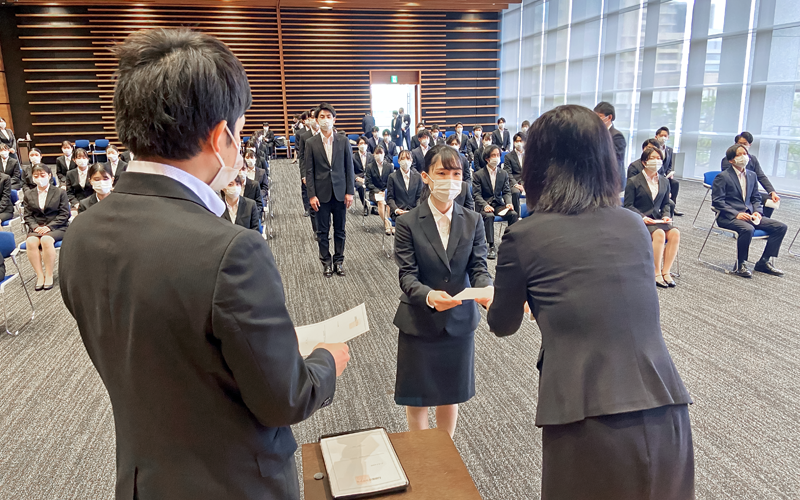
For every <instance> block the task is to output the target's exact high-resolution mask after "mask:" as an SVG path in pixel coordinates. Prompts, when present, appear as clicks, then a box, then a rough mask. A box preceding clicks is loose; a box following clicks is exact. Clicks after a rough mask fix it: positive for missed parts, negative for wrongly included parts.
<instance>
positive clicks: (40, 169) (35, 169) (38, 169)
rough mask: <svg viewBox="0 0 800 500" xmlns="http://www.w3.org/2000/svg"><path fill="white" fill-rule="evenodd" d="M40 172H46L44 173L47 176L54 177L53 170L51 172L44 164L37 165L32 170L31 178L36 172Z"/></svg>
mask: <svg viewBox="0 0 800 500" xmlns="http://www.w3.org/2000/svg"><path fill="white" fill-rule="evenodd" d="M31 151H32V150H31ZM39 171H41V172H44V173H46V174H47V175H49V176H51V177H52V176H53V172H52V170H50V167H48V166H47V165H45V164H44V163H37V164H36V165H34V166H33V168H32V169H31V177H33V174H35V173H36V172H39Z"/></svg>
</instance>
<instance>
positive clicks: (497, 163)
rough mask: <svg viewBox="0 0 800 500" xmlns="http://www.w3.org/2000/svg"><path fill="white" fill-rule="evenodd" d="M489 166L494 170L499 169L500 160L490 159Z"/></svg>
mask: <svg viewBox="0 0 800 500" xmlns="http://www.w3.org/2000/svg"><path fill="white" fill-rule="evenodd" d="M488 165H489V166H490V167H492V168H497V166H498V165H500V158H489V162H488Z"/></svg>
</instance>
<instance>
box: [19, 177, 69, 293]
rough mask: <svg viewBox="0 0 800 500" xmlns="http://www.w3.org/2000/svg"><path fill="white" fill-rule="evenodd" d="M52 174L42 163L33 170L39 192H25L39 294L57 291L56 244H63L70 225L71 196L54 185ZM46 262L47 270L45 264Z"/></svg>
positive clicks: (30, 257)
mask: <svg viewBox="0 0 800 500" xmlns="http://www.w3.org/2000/svg"><path fill="white" fill-rule="evenodd" d="M52 176H53V174H52V171H51V170H50V167H48V166H47V165H43V164H41V163H39V164H37V165H35V166H34V167H33V168H32V169H31V177H32V178H33V181H34V182H35V183H36V189H29V190H27V191H26V192H25V196H24V201H23V207H24V210H25V216H24V218H25V224H27V226H28V231H29V232H28V238H27V240H26V248H27V253H28V260H29V261H30V263H31V266H32V267H33V270H34V271H36V291H39V290H42V289H44V290H50V289H51V288H53V266H54V265H55V262H56V249H55V244H56V242H57V241H61V239H62V238H63V237H64V233H65V232H66V230H67V226H68V225H69V216H70V211H69V197H68V196H67V193H66V192H65V191H64V190H63V189H59V188H57V187H55V186H53V185H52ZM43 260H44V269H42V267H43V266H42V261H43Z"/></svg>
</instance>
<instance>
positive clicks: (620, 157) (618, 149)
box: [608, 125, 628, 172]
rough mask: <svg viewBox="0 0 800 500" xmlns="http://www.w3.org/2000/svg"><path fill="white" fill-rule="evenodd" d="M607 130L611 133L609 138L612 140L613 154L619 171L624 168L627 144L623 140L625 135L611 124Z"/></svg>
mask: <svg viewBox="0 0 800 500" xmlns="http://www.w3.org/2000/svg"><path fill="white" fill-rule="evenodd" d="M608 132H609V133H610V134H611V140H612V141H613V142H614V154H615V155H616V157H617V165H618V166H619V169H620V172H621V171H622V169H623V168H625V147H626V146H627V145H628V143H627V141H625V135H624V134H623V133H622V132H620V131H619V130H617V129H615V128H614V126H613V125H612V126H611V128H610V129H608Z"/></svg>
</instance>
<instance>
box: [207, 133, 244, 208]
mask: <svg viewBox="0 0 800 500" xmlns="http://www.w3.org/2000/svg"><path fill="white" fill-rule="evenodd" d="M225 132H227V133H228V135H229V136H230V137H231V140H233V144H234V146H235V147H236V151H237V153H236V160H234V165H233V166H232V167H229V166H227V165H225V161H224V160H223V159H222V156H221V155H220V154H219V153H214V154H215V155H216V156H217V160H219V164H220V169H219V170H218V171H217V175H215V176H214V178H213V179H211V182H210V183H209V184H208V186H209V187H210V188H211V189H213V190H214V191H217V192H219V191H222V190H223V189H225V188H226V187H228V184H230V183H231V181H232V180H234V179H235V178H236V176H237V175H239V171H240V170H241V169H242V163H244V158H242V155H240V154H239V153H238V151H239V149H240V148H241V147H242V143H241V142H240V141H237V140H236V138H235V137H234V136H233V133H232V132H231V130H230V129H229V128H228V127H225Z"/></svg>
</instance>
